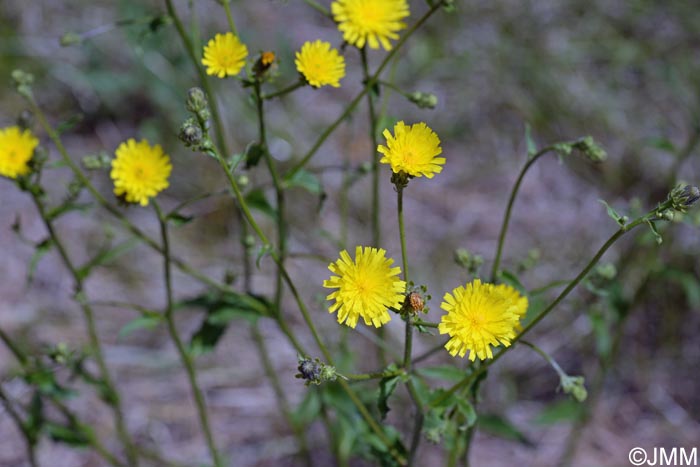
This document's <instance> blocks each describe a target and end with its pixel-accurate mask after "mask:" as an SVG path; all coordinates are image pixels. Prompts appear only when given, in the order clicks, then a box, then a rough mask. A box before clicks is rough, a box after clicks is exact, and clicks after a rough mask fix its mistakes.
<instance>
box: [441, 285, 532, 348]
mask: <svg viewBox="0 0 700 467" xmlns="http://www.w3.org/2000/svg"><path fill="white" fill-rule="evenodd" d="M516 293H517V292H516ZM443 300H444V301H443V302H442V304H441V305H440V307H441V308H442V309H443V310H445V311H446V312H447V314H446V315H443V316H442V319H441V320H440V324H439V325H438V330H439V331H440V334H449V335H450V340H449V341H448V342H447V344H446V345H445V348H446V349H447V351H448V352H450V354H451V355H452V356H456V355H457V354H459V356H460V357H464V355H465V354H466V353H467V351H469V359H470V360H472V361H474V360H475V359H476V358H477V357H478V358H479V359H480V360H485V359H487V358H493V352H492V350H491V346H493V347H496V346H498V345H499V344H502V345H504V346H505V347H508V346H509V345H510V342H511V340H512V339H513V338H515V335H516V328H517V327H518V325H519V323H520V316H519V315H518V313H519V311H520V310H519V305H518V303H517V302H513V300H512V297H511V298H508V297H507V296H506V294H504V289H499V286H495V285H493V284H482V283H481V281H480V280H479V279H476V280H474V282H472V283H469V284H466V286H460V287H457V288H456V289H454V290H453V291H452V293H451V294H450V293H446V294H445V297H444V298H443Z"/></svg>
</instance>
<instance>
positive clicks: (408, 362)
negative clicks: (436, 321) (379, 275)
mask: <svg viewBox="0 0 700 467" xmlns="http://www.w3.org/2000/svg"><path fill="white" fill-rule="evenodd" d="M403 191H404V188H403V187H401V186H398V185H397V187H396V200H397V203H396V207H397V211H398V218H399V237H400V240H401V262H402V263H403V278H404V280H405V281H406V287H408V283H409V276H408V250H407V248H406V230H405V227H404V219H403ZM413 318H414V317H413V315H412V314H411V313H410V312H408V313H406V316H405V320H406V332H405V340H404V354H403V369H404V370H405V371H406V373H408V374H411V369H412V368H411V367H412V356H413V355H412V354H413V324H412V321H413ZM406 388H407V389H408V394H409V395H410V396H411V401H412V402H413V405H414V407H415V412H416V414H415V417H416V419H415V421H414V424H413V434H412V436H411V447H410V450H409V453H408V465H409V467H410V466H412V465H413V464H414V462H415V459H416V453H417V452H418V446H419V445H420V439H421V430H422V429H423V420H424V416H423V404H422V403H421V401H420V396H419V395H418V391H417V390H416V387H415V385H414V384H413V380H412V379H410V378H409V379H408V381H407V382H406Z"/></svg>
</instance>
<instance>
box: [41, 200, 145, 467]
mask: <svg viewBox="0 0 700 467" xmlns="http://www.w3.org/2000/svg"><path fill="white" fill-rule="evenodd" d="M30 193H31V195H32V200H33V201H34V205H35V206H36V208H37V211H38V212H39V216H40V217H41V220H42V222H43V223H44V227H45V228H46V230H47V231H48V233H49V237H50V238H51V242H52V244H53V246H55V247H56V250H57V251H58V253H59V256H60V257H61V259H62V261H63V264H64V266H65V267H66V269H68V271H69V272H70V275H71V277H72V278H73V281H74V283H75V295H74V298H75V300H76V301H77V302H78V304H79V305H80V308H81V310H82V312H83V318H84V319H85V324H86V328H87V333H88V339H89V341H90V347H91V348H92V351H93V353H94V357H95V362H96V363H97V366H98V368H99V369H100V376H101V377H102V381H103V382H104V385H105V387H106V389H107V391H109V395H110V398H109V399H108V400H107V401H108V403H109V405H110V406H111V407H112V411H113V412H114V420H115V425H116V429H117V434H118V436H119V439H120V441H121V442H122V444H123V445H124V450H125V451H126V457H127V459H128V462H129V464H130V465H132V466H138V454H137V452H136V449H135V447H134V444H133V441H132V439H131V437H130V436H129V433H128V431H127V429H126V423H125V422H124V412H123V409H122V405H121V398H120V396H119V392H118V391H117V388H116V385H115V384H114V380H113V379H112V376H111V374H110V372H109V369H108V368H107V363H106V361H105V358H104V354H103V353H102V344H101V343H100V338H99V335H98V334H97V326H96V324H95V315H94V313H93V311H92V307H91V306H90V305H89V304H88V302H87V299H86V297H85V290H84V283H83V278H82V277H81V275H80V274H79V273H78V270H77V269H76V267H75V265H74V264H73V261H72V260H71V259H70V256H69V255H68V251H67V250H66V248H65V246H64V245H63V242H62V241H61V238H60V237H59V236H58V234H57V233H56V230H55V229H54V226H53V223H52V222H51V221H50V220H49V217H48V216H47V213H46V209H45V206H44V204H43V202H42V201H41V199H40V197H39V195H38V194H37V192H36V191H35V190H30Z"/></svg>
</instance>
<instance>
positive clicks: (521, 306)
mask: <svg viewBox="0 0 700 467" xmlns="http://www.w3.org/2000/svg"><path fill="white" fill-rule="evenodd" d="M495 291H496V293H497V294H499V295H500V296H501V297H503V299H504V300H507V301H509V302H510V303H511V304H513V306H514V307H515V308H514V309H513V311H515V314H516V315H518V319H519V320H520V319H523V318H524V317H525V315H526V314H527V307H528V300H527V297H525V296H523V295H520V292H518V291H517V290H516V289H515V287H511V286H510V285H507V284H498V285H497V286H495ZM518 326H519V325H518Z"/></svg>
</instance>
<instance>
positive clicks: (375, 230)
mask: <svg viewBox="0 0 700 467" xmlns="http://www.w3.org/2000/svg"><path fill="white" fill-rule="evenodd" d="M360 55H361V57H362V77H363V79H364V81H365V82H366V83H368V82H369V79H370V74H369V64H368V62H367V47H363V48H362V49H360ZM367 108H368V109H369V140H370V144H371V145H372V147H371V148H370V160H371V161H372V246H374V247H377V248H378V247H379V246H380V245H381V241H382V240H381V236H382V231H381V223H380V211H381V206H380V199H379V154H378V153H377V115H376V114H375V112H374V96H372V89H371V88H370V91H369V92H368V93H367ZM404 267H405V263H404Z"/></svg>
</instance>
